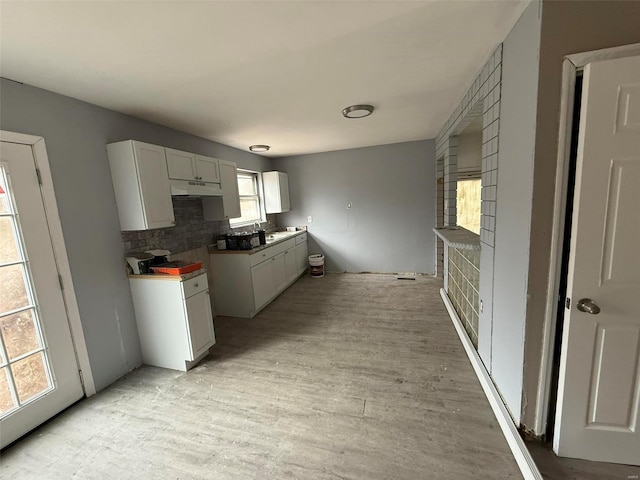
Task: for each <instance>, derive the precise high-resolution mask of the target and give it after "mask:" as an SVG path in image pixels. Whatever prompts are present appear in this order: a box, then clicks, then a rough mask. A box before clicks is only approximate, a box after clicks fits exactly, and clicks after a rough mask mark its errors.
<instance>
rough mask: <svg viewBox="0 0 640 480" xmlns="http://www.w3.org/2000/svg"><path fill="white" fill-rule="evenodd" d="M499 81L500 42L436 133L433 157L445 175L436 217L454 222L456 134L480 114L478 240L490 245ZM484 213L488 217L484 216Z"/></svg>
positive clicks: (439, 266)
mask: <svg viewBox="0 0 640 480" xmlns="http://www.w3.org/2000/svg"><path fill="white" fill-rule="evenodd" d="M501 83H502V45H499V46H498V48H496V50H495V51H494V52H493V54H492V55H491V57H489V60H488V61H487V63H486V64H485V65H484V67H483V68H482V70H481V71H480V73H479V74H478V76H477V77H476V78H475V79H474V81H473V84H472V85H471V87H470V88H469V90H468V91H467V92H466V93H465V95H464V96H463V98H462V101H461V102H460V104H459V105H458V106H457V107H456V109H455V111H454V112H453V114H452V115H451V117H450V118H449V119H448V120H447V122H446V123H445V125H444V126H443V127H442V130H441V131H440V133H439V134H438V136H437V137H436V158H438V159H439V160H438V166H437V176H438V178H444V202H440V203H438V201H436V209H437V211H436V217H437V218H440V216H442V215H444V225H455V224H456V213H457V210H456V204H455V190H456V181H457V174H456V172H457V160H458V157H457V147H458V144H457V134H458V133H460V132H461V131H463V130H464V129H465V128H466V127H467V125H468V124H469V123H470V122H471V121H472V120H473V119H474V118H475V116H476V115H479V114H481V115H483V131H482V142H483V144H482V209H481V212H482V216H483V221H481V226H482V229H481V232H480V241H481V242H482V243H486V244H487V245H490V246H493V239H494V232H495V211H496V208H495V204H496V200H497V198H496V186H497V184H498V150H499V133H500V94H501ZM484 217H487V219H486V220H485V219H484ZM489 218H490V219H489ZM483 231H484V233H483ZM489 234H491V235H489ZM436 270H437V271H438V272H441V271H442V265H441V264H439V265H436Z"/></svg>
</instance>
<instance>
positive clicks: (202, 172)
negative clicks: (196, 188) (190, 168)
mask: <svg viewBox="0 0 640 480" xmlns="http://www.w3.org/2000/svg"><path fill="white" fill-rule="evenodd" d="M196 173H197V177H198V180H202V181H203V182H210V183H220V169H219V166H218V159H217V158H211V157H205V156H204V155H196Z"/></svg>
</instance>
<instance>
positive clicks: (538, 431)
mask: <svg viewBox="0 0 640 480" xmlns="http://www.w3.org/2000/svg"><path fill="white" fill-rule="evenodd" d="M636 55H640V43H634V44H631V45H624V46H620V47H614V48H606V49H602V50H595V51H591V52H584V53H576V54H572V55H567V56H566V57H565V58H564V62H563V63H562V87H561V92H560V128H559V133H558V156H557V162H556V175H555V188H554V206H553V225H552V230H551V251H550V255H549V276H548V279H547V299H546V305H545V315H544V327H543V340H542V355H541V360H540V375H539V378H538V387H537V392H536V407H535V416H534V424H533V430H534V434H535V435H543V434H544V432H545V430H546V424H547V417H548V414H549V407H550V404H549V402H550V401H551V398H550V392H551V381H552V378H553V375H552V369H553V347H554V341H555V337H556V326H557V325H556V320H557V316H558V310H557V305H558V298H557V297H558V292H559V288H560V281H561V268H562V249H563V247H564V225H565V221H566V212H567V208H568V207H569V206H568V205H567V183H568V177H569V163H570V150H571V133H572V128H573V106H574V101H575V98H574V92H575V86H576V76H577V75H578V73H579V72H581V71H582V70H583V69H584V67H585V66H586V65H587V64H588V63H592V62H597V61H602V60H612V59H616V58H624V57H632V56H636ZM564 348H565V345H564V342H563V344H562V346H561V349H564Z"/></svg>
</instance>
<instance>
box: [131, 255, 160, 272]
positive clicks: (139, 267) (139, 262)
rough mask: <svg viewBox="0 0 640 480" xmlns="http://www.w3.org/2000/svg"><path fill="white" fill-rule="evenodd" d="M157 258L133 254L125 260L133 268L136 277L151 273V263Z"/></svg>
mask: <svg viewBox="0 0 640 480" xmlns="http://www.w3.org/2000/svg"><path fill="white" fill-rule="evenodd" d="M154 258H155V257H154V256H153V255H152V254H150V253H133V254H131V255H130V256H128V257H125V260H126V261H127V263H128V264H129V266H130V267H131V270H132V271H133V274H134V275H142V274H145V273H149V271H150V270H149V269H150V267H151V262H153V259H154Z"/></svg>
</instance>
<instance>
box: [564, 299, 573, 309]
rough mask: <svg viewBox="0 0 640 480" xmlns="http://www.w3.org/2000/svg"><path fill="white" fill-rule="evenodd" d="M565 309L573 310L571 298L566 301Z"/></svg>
mask: <svg viewBox="0 0 640 480" xmlns="http://www.w3.org/2000/svg"><path fill="white" fill-rule="evenodd" d="M564 308H571V299H570V298H569V297H567V298H566V299H565V300H564Z"/></svg>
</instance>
